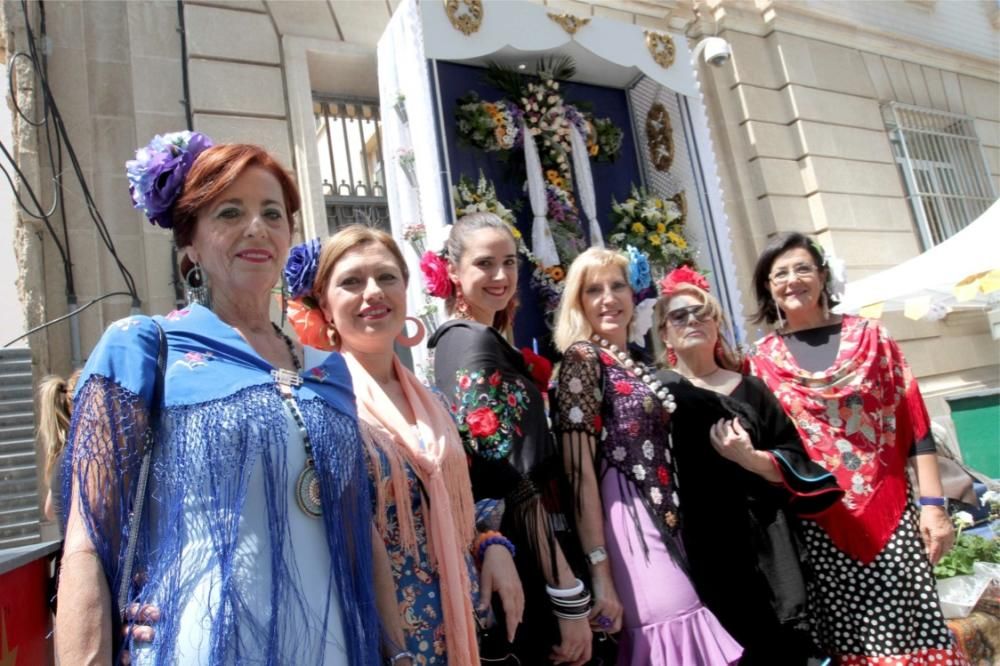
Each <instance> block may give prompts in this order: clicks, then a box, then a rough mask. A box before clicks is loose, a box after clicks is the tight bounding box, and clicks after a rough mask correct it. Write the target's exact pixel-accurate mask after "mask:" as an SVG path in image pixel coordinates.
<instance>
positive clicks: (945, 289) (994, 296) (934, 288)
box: [836, 200, 1000, 320]
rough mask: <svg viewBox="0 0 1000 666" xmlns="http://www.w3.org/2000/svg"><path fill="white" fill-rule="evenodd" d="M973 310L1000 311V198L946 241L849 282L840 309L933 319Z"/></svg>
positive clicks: (853, 312)
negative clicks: (901, 313)
mask: <svg viewBox="0 0 1000 666" xmlns="http://www.w3.org/2000/svg"><path fill="white" fill-rule="evenodd" d="M968 308H984V309H990V308H993V309H997V308H1000V200H998V201H996V202H994V203H993V205H992V206H990V208H989V209H988V210H987V211H986V212H985V213H983V214H982V215H981V216H980V217H979V218H978V219H976V220H975V221H974V222H972V223H971V224H970V225H969V226H967V227H965V228H964V229H962V230H961V231H959V232H958V233H957V234H955V235H954V236H952V237H951V238H949V239H947V240H946V241H944V242H943V243H940V244H939V245H935V246H934V247H932V248H931V249H929V250H927V251H926V252H924V253H922V254H920V255H918V256H916V257H914V258H912V259H909V260H907V261H904V262H903V263H901V264H899V265H897V266H893V267H892V268H890V269H887V270H884V271H881V272H879V273H875V274H874V275H869V276H868V277H865V278H863V279H861V280H857V281H855V282H851V283H848V285H847V288H846V292H845V294H844V298H843V299H842V300H841V303H840V305H839V306H837V308H836V311H837V312H840V313H851V314H856V313H861V314H862V315H865V316H871V317H878V316H880V315H881V314H882V312H884V311H900V310H902V311H903V313H904V314H905V316H907V317H909V318H910V319H932V320H933V319H940V318H942V317H944V316H945V315H946V314H947V313H948V312H950V311H951V310H957V309H968Z"/></svg>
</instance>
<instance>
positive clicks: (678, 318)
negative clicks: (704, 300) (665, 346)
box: [666, 305, 711, 326]
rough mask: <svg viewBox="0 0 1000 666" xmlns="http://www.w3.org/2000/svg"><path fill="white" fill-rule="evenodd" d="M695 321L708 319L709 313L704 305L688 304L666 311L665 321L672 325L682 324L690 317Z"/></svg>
mask: <svg viewBox="0 0 1000 666" xmlns="http://www.w3.org/2000/svg"><path fill="white" fill-rule="evenodd" d="M692 316H693V317H694V318H695V319H696V320H697V321H708V320H709V319H710V318H711V315H710V313H709V311H708V308H707V307H705V306H704V305H688V306H687V307H683V308H676V309H674V310H671V311H670V312H668V313H667V317H666V319H667V323H669V324H670V325H672V326H684V325H685V324H687V323H688V319H689V318H690V317H692Z"/></svg>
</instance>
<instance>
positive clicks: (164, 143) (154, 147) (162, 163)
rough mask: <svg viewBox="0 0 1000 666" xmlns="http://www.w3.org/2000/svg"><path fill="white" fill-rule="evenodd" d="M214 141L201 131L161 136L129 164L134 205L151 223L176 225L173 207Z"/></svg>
mask: <svg viewBox="0 0 1000 666" xmlns="http://www.w3.org/2000/svg"><path fill="white" fill-rule="evenodd" d="M212 145H213V144H212V140H211V139H209V138H208V137H207V136H205V135H204V134H201V133H200V132H190V131H187V130H185V131H183V132H171V133H169V134H162V135H161V134H157V135H156V136H154V137H153V140H152V141H150V142H149V145H147V146H146V147H145V148H140V149H139V150H137V151H136V152H135V159H134V160H129V161H128V162H126V163H125V174H126V175H127V176H128V189H129V192H130V193H131V195H132V204H133V205H134V206H135V207H136V208H138V209H139V210H141V211H142V212H143V213H145V214H146V217H147V218H149V221H150V222H151V223H153V224H155V225H157V226H159V227H163V228H164V229H172V228H173V226H174V220H173V215H172V211H173V207H174V204H175V203H176V202H177V198H178V197H179V196H180V194H181V190H182V189H184V179H185V178H186V177H187V174H188V171H190V170H191V167H192V166H193V165H194V161H195V159H196V158H197V157H198V155H200V154H201V153H202V151H204V150H205V149H206V148H210V147H211V146H212Z"/></svg>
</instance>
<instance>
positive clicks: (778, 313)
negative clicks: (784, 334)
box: [774, 305, 785, 331]
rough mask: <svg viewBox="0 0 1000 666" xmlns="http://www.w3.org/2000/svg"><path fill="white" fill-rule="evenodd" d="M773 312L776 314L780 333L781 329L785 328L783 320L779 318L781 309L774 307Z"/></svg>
mask: <svg viewBox="0 0 1000 666" xmlns="http://www.w3.org/2000/svg"><path fill="white" fill-rule="evenodd" d="M774 312H775V313H776V314H777V317H778V330H779V331H780V330H782V329H783V328H785V318H784V317H782V316H781V308H779V307H778V306H777V305H775V306H774Z"/></svg>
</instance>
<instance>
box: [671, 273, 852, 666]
mask: <svg viewBox="0 0 1000 666" xmlns="http://www.w3.org/2000/svg"><path fill="white" fill-rule="evenodd" d="M708 289H709V287H708V283H707V282H706V280H705V278H704V277H702V276H701V275H700V274H698V273H696V272H695V271H693V270H691V269H689V268H679V269H677V270H674V271H672V272H671V273H670V274H669V275H667V277H666V278H665V279H664V280H663V281H661V283H660V291H661V294H662V298H661V299H660V301H659V303H658V304H657V309H656V323H657V330H658V331H659V335H660V339H661V340H662V341H663V343H664V344H665V346H666V349H667V352H666V356H667V362H668V364H669V365H670V366H671V367H672V370H670V371H666V372H662V373H660V375H659V378H660V380H661V381H662V382H663V383H664V384H665V385H666V386H667V387H668V389H669V390H670V392H671V393H672V394H673V395H674V396H675V399H676V401H677V411H676V412H675V414H674V416H673V419H672V421H671V424H670V426H671V434H670V436H671V439H672V442H673V449H674V452H675V456H676V458H677V462H676V464H677V469H678V472H677V474H678V478H677V483H678V486H679V488H678V494H679V496H680V505H681V507H683V520H682V522H681V528H680V532H681V535H682V538H683V543H684V549H685V553H686V556H687V562H688V566H689V573H690V576H691V581H692V583H693V584H694V587H695V589H696V590H697V592H698V595H699V596H700V597H701V599H702V601H703V602H704V604H705V605H706V606H707V607H708V608H709V609H710V610H711V611H712V612H713V613H714V614H715V616H716V617H717V618H718V619H719V621H720V622H721V623H722V625H723V626H724V627H725V628H726V629H727V630H728V631H729V633H730V634H732V636H733V637H734V638H735V639H736V640H737V641H739V642H740V644H741V645H743V647H744V653H743V658H742V659H741V660H740V664H741V665H744V666H745V665H746V664H769V665H770V664H789V665H791V664H805V663H806V661H807V660H808V658H809V656H810V654H811V652H812V645H811V641H810V639H809V634H808V627H807V623H806V619H807V615H806V595H805V584H804V579H803V577H802V572H801V569H800V567H799V561H798V557H797V555H798V549H797V548H796V546H795V543H794V535H793V534H792V532H791V530H790V526H789V524H788V522H787V516H786V511H787V512H790V513H792V514H798V515H800V516H802V515H813V514H816V513H819V512H821V511H823V510H825V509H827V508H829V507H830V506H831V505H832V504H833V503H835V502H836V501H837V500H838V499H839V498H840V497H841V496H842V495H843V491H841V490H840V489H839V488H838V487H837V482H836V479H835V478H834V477H833V475H832V474H830V473H828V472H826V471H825V470H824V469H822V468H821V467H819V466H818V465H816V464H815V463H813V462H812V461H811V460H810V459H809V456H808V455H807V454H806V452H805V450H804V449H803V448H802V442H801V441H800V439H799V435H798V432H797V431H796V430H795V426H794V425H793V424H792V422H791V421H790V420H789V419H788V417H786V416H785V413H784V411H782V409H781V405H780V404H779V403H778V401H777V400H776V399H775V398H774V395H772V393H771V391H770V390H769V389H768V388H767V386H766V385H765V384H764V383H763V382H762V381H761V380H759V379H757V378H755V377H744V376H743V375H741V374H740V373H739V367H740V363H739V359H738V357H737V355H736V354H735V353H734V351H733V350H732V349H731V348H730V346H729V345H728V344H727V342H726V340H725V339H724V337H723V336H722V334H721V331H722V329H723V327H724V326H725V322H724V319H723V316H722V308H721V306H720V305H719V302H718V301H717V300H716V299H715V298H714V297H713V296H712V295H711V294H710V293H709V291H708ZM737 590H739V592H738V593H737Z"/></svg>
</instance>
